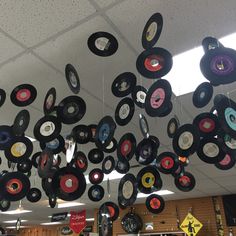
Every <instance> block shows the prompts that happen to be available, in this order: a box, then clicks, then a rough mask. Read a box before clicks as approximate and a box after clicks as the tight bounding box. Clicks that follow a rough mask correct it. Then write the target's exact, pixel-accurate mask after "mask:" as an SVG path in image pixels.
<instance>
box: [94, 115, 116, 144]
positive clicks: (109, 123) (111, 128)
mask: <svg viewBox="0 0 236 236" xmlns="http://www.w3.org/2000/svg"><path fill="white" fill-rule="evenodd" d="M115 129H116V123H115V122H114V120H113V118H112V117H111V116H104V117H103V118H102V119H101V120H100V122H99V123H98V126H97V129H96V134H95V144H96V146H97V147H98V148H99V147H100V146H105V147H106V146H107V145H108V144H110V142H111V140H112V139H113V136H114V133H115Z"/></svg>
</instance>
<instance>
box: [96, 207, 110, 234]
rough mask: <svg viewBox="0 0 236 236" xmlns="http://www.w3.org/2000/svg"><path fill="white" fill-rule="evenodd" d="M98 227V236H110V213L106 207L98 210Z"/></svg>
mask: <svg viewBox="0 0 236 236" xmlns="http://www.w3.org/2000/svg"><path fill="white" fill-rule="evenodd" d="M98 227H99V229H98V233H99V234H98V235H99V236H112V221H111V220H110V211H109V210H108V207H107V206H106V205H102V206H101V207H100V208H99V214H98Z"/></svg>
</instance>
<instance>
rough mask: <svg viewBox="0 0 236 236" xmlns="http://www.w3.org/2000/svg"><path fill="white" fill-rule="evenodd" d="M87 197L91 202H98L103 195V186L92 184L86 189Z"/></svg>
mask: <svg viewBox="0 0 236 236" xmlns="http://www.w3.org/2000/svg"><path fill="white" fill-rule="evenodd" d="M88 197H89V199H90V200H91V201H93V202H99V201H101V200H102V199H103V197H104V188H103V187H102V186H101V185H97V184H96V185H92V186H91V187H90V188H89V190H88Z"/></svg>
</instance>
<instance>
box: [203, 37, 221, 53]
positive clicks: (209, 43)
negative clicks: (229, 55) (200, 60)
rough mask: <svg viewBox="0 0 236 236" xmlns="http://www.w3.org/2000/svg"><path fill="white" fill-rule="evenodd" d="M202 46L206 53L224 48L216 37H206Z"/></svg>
mask: <svg viewBox="0 0 236 236" xmlns="http://www.w3.org/2000/svg"><path fill="white" fill-rule="evenodd" d="M202 46H203V49H204V52H205V53H208V52H209V51H210V50H214V49H216V48H223V47H224V46H223V45H222V44H221V43H220V42H219V40H218V39H217V38H214V37H210V36H208V37H205V38H204V39H203V40H202Z"/></svg>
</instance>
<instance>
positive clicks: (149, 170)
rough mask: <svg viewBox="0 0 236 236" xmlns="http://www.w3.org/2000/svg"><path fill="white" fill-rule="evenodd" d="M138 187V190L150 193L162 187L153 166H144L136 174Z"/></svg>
mask: <svg viewBox="0 0 236 236" xmlns="http://www.w3.org/2000/svg"><path fill="white" fill-rule="evenodd" d="M137 182H138V189H139V191H140V192H142V193H145V194H150V193H152V192H155V191H158V190H160V189H161V188H162V179H161V176H160V174H159V172H158V170H157V168H156V167H154V166H145V167H144V168H142V169H141V170H140V171H139V172H138V174H137Z"/></svg>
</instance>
